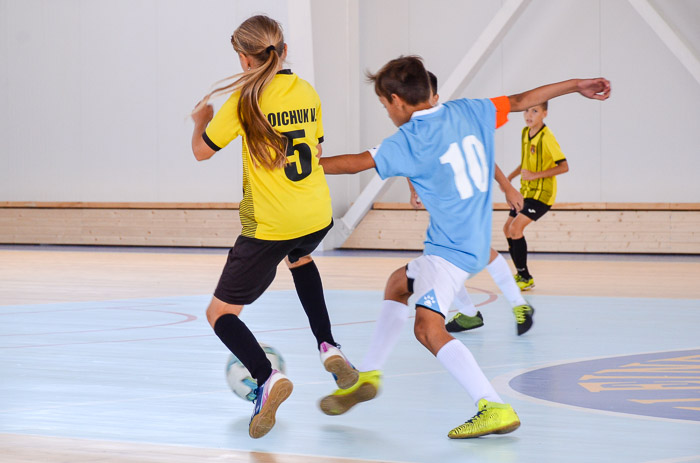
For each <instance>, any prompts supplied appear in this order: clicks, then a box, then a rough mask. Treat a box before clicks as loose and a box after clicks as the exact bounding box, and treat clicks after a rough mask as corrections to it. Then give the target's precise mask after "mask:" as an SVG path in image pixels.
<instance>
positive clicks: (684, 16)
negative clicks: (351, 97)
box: [360, 0, 700, 202]
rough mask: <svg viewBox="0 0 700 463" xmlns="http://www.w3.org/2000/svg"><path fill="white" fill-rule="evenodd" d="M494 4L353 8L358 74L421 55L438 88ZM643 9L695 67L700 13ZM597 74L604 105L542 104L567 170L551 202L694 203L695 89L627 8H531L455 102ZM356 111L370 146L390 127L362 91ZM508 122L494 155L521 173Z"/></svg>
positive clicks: (397, 189)
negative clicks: (608, 94)
mask: <svg viewBox="0 0 700 463" xmlns="http://www.w3.org/2000/svg"><path fill="white" fill-rule="evenodd" d="M502 3H504V2H485V1H480V0H468V1H461V2H457V1H451V0H434V1H433V2H431V3H430V7H429V8H426V4H425V2H422V1H420V0H412V1H410V2H405V1H403V0H381V1H376V2H363V3H362V6H361V18H362V33H361V34H360V39H361V42H362V44H363V45H362V50H363V53H362V55H361V56H362V63H361V64H362V66H363V68H369V69H371V70H372V71H376V70H377V69H378V68H379V67H381V65H382V64H384V63H385V62H386V61H387V60H389V59H391V58H394V57H396V56H397V55H398V54H401V53H403V54H419V55H421V56H423V58H424V59H425V63H426V66H427V67H428V68H429V69H431V70H433V72H435V73H436V74H437V75H438V77H439V78H440V79H441V81H442V82H444V81H445V80H446V79H447V77H448V76H449V75H450V73H451V72H452V71H453V69H454V68H455V66H456V64H457V63H458V62H459V60H460V59H461V58H462V57H463V56H464V54H466V52H467V51H468V50H469V47H470V46H471V45H472V43H473V42H474V40H475V39H476V37H478V35H479V33H480V32H481V31H482V30H483V29H484V27H485V25H486V24H487V23H488V21H490V19H491V18H492V17H493V15H494V14H495V13H496V11H497V10H498V9H499V7H500V6H501V4H502ZM653 4H654V5H655V6H656V7H657V8H658V9H659V11H660V12H661V13H662V14H663V15H664V16H665V17H666V18H667V20H668V21H669V23H671V24H673V26H674V27H676V28H677V29H678V31H679V33H680V35H681V36H682V37H683V38H684V40H686V43H688V45H689V46H690V48H691V49H692V50H693V51H694V53H695V56H696V57H697V56H700V53H699V51H700V32H699V31H700V29H699V28H698V27H697V25H698V24H700V2H698V1H694V0H686V1H657V2H654V3H653ZM428 10H429V11H428ZM378 44H381V46H378ZM599 75H603V76H606V77H608V78H609V79H611V81H612V85H613V96H612V98H611V99H610V100H608V101H606V102H604V103H599V102H594V101H588V100H584V99H582V98H580V97H578V96H574V95H567V96H565V97H562V98H560V99H558V100H555V101H553V102H552V103H551V105H550V111H549V117H548V118H547V119H546V122H547V123H548V124H549V126H550V128H551V129H552V130H553V132H554V134H555V135H556V137H557V139H558V140H559V142H560V144H561V146H562V149H563V151H564V153H565V154H566V156H567V158H568V160H569V164H570V167H571V171H570V172H569V173H567V174H566V175H565V176H563V177H562V178H561V179H560V182H559V195H558V200H559V201H567V202H568V201H571V202H579V201H581V202H583V201H593V202H597V201H606V202H697V201H700V182H697V181H696V175H697V174H696V172H698V169H700V148H699V147H698V143H697V141H696V133H697V132H698V130H700V105H698V104H697V103H698V102H700V83H698V82H697V81H695V80H694V79H693V77H692V76H691V74H690V73H689V72H688V71H687V69H686V68H685V67H683V65H682V64H681V63H680V61H679V60H678V59H676V58H675V57H674V56H673V55H672V54H671V53H670V51H669V50H668V48H666V46H665V45H664V44H663V43H662V42H661V41H660V40H659V38H658V37H657V36H656V34H655V33H654V31H653V30H652V29H651V28H650V27H649V26H648V25H647V24H646V23H645V22H644V20H643V19H642V18H641V16H639V14H638V13H637V12H636V11H635V10H634V9H633V8H632V7H631V6H630V4H629V3H628V2H627V1H626V0H605V1H591V0H587V1H580V0H557V1H552V0H533V1H532V2H531V3H530V4H529V5H528V6H527V8H526V9H525V11H524V13H523V14H522V15H521V16H520V18H519V19H518V20H517V22H516V23H515V25H514V26H513V28H512V29H511V30H510V31H509V32H508V34H507V35H506V37H505V38H504V40H503V42H502V45H501V46H499V47H498V48H497V49H496V50H495V51H494V52H493V53H492V54H491V56H490V57H489V59H488V60H487V61H486V62H485V64H484V65H483V66H482V67H481V68H480V71H479V73H478V74H477V76H476V77H475V78H474V79H473V80H472V81H471V82H470V83H469V84H468V85H467V86H466V87H465V88H464V89H463V91H462V92H461V96H465V97H490V96H496V95H500V94H513V93H518V92H520V91H523V90H527V89H529V88H533V87H536V86H539V85H541V84H544V83H549V82H554V81H559V80H564V79H567V78H570V77H596V76H599ZM362 102H363V108H362V113H363V115H364V117H363V119H362V120H363V130H362V136H363V143H364V145H365V147H369V146H372V145H375V144H376V143H377V142H378V141H380V140H381V138H382V137H383V136H384V134H386V133H391V131H392V130H393V127H392V126H391V123H390V121H389V120H388V118H387V117H386V116H385V115H384V110H383V108H382V107H381V105H379V103H378V102H377V100H376V96H375V95H374V92H373V90H372V88H371V86H369V85H365V88H363V89H362ZM382 119H383V120H382ZM510 120H511V122H510V123H509V124H508V125H506V126H505V127H504V128H503V129H501V130H499V131H498V132H497V144H496V147H497V162H498V163H499V165H501V166H502V167H503V170H504V171H508V172H510V170H512V169H513V168H514V167H515V166H516V165H517V164H518V162H519V157H520V151H519V150H520V148H519V134H520V130H521V129H522V127H523V126H524V124H523V120H522V116H521V115H519V114H513V115H511V118H510ZM365 180H366V179H365ZM516 182H517V180H516ZM407 194H408V190H407V188H406V187H405V182H404V181H395V182H394V184H393V186H392V187H391V189H390V190H389V191H388V192H387V193H385V194H384V195H383V196H382V197H381V198H380V199H381V200H384V201H404V202H405V201H407V199H406V198H407Z"/></svg>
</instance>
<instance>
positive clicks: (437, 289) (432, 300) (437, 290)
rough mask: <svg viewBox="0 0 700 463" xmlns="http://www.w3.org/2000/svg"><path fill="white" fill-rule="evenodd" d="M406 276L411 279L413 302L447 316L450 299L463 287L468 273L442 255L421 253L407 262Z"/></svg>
mask: <svg viewBox="0 0 700 463" xmlns="http://www.w3.org/2000/svg"><path fill="white" fill-rule="evenodd" d="M406 276H407V277H408V278H409V279H412V280H413V294H414V295H415V296H416V297H417V299H416V302H415V304H416V305H420V306H422V307H425V308H427V309H430V310H434V311H435V312H438V313H441V314H442V316H443V317H445V318H447V314H448V311H449V309H450V305H451V304H452V300H453V299H454V298H455V296H456V295H457V292H459V291H460V290H462V289H464V282H465V281H467V278H469V273H468V272H465V271H464V270H462V269H461V268H459V267H457V266H455V265H454V264H452V263H450V262H448V261H446V260H445V259H443V258H442V257H439V256H433V255H422V256H420V257H419V258H417V259H415V260H412V261H411V262H409V263H408V266H407V268H406Z"/></svg>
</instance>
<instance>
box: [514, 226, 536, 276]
mask: <svg viewBox="0 0 700 463" xmlns="http://www.w3.org/2000/svg"><path fill="white" fill-rule="evenodd" d="M512 249H513V265H515V269H516V270H517V271H518V273H519V274H520V276H522V277H523V278H527V279H530V278H532V276H531V275H530V272H528V270H527V241H525V237H524V236H523V237H522V238H519V239H514V240H512Z"/></svg>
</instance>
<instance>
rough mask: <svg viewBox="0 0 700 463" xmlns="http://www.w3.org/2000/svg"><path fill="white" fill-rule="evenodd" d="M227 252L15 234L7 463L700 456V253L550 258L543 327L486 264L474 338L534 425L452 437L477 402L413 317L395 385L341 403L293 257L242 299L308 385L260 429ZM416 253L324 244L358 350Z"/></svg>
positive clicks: (329, 290) (260, 331)
mask: <svg viewBox="0 0 700 463" xmlns="http://www.w3.org/2000/svg"><path fill="white" fill-rule="evenodd" d="M226 252H227V250H225V249H155V248H110V247H102V248H100V247H66V246H64V247H60V246H48V247H47V246H0V449H1V450H0V461H1V462H3V463H9V462H12V463H15V462H26V463H37V462H78V463H84V462H100V463H102V462H105V463H107V462H109V463H112V462H114V463H123V462H129V463H132V462H134V463H135V462H149V463H150V462H175V463H177V462H256V463H301V462H309V463H316V462H332V463H339V462H346V463H354V462H368V461H372V462H376V461H387V462H440V463H448V462H480V463H490V462H498V463H511V462H539V463H546V462H557V463H561V462H643V463H661V462H663V463H679V462H700V256H649V255H646V256H630V255H573V254H567V255H559V254H535V255H533V256H532V257H531V259H530V269H531V272H532V273H533V275H534V276H535V280H536V283H537V287H536V288H535V289H534V290H532V291H529V292H527V293H526V295H525V297H526V299H528V300H529V301H530V303H531V304H532V305H533V306H534V307H535V308H536V314H535V324H534V326H533V328H532V330H531V331H529V332H528V333H526V334H525V335H523V336H520V337H518V336H516V333H515V321H514V317H513V315H512V313H511V311H510V308H509V307H508V304H507V303H506V301H505V299H504V298H503V296H501V295H500V293H499V291H498V289H497V287H496V286H495V284H494V283H493V281H492V280H491V279H490V277H489V275H488V273H487V272H483V273H482V274H479V275H477V276H475V277H474V278H473V279H471V280H469V281H468V282H467V289H468V291H469V293H470V294H471V295H472V297H473V299H474V301H475V302H476V303H478V306H479V310H480V311H481V312H482V314H483V315H484V319H485V325H484V326H483V327H482V328H479V329H477V330H474V331H470V332H467V333H460V334H457V335H456V338H457V339H459V340H460V341H462V342H464V343H465V345H466V346H467V347H468V348H469V349H470V350H471V352H472V353H473V354H474V356H475V358H476V360H477V361H478V362H479V364H480V365H481V367H482V369H483V370H484V372H485V374H486V376H487V377H488V378H489V379H491V380H492V382H493V383H494V385H495V387H496V389H497V391H498V392H499V394H500V395H501V397H502V398H503V399H504V400H506V401H507V402H509V403H510V404H512V405H513V407H514V408H515V410H516V411H517V413H518V414H519V416H520V419H521V421H522V426H521V427H520V428H519V429H518V430H516V431H515V432H513V433H511V434H507V435H500V436H499V435H494V436H486V437H482V438H478V439H469V440H450V439H448V438H447V432H448V431H449V430H450V429H452V428H453V427H455V426H457V425H459V424H461V423H463V422H464V421H466V420H467V419H469V418H470V417H471V416H472V415H474V413H475V412H476V409H475V406H474V404H473V403H472V402H471V400H470V399H469V397H468V396H467V395H466V393H465V392H463V390H462V389H461V388H460V387H459V385H458V384H457V382H456V381H455V380H454V379H453V378H452V377H451V376H450V375H449V374H448V373H447V372H446V371H445V370H444V369H443V368H442V366H441V365H440V363H439V362H438V361H437V360H436V359H435V358H434V357H433V356H432V355H431V354H430V353H429V352H428V351H427V350H425V349H424V348H423V347H422V346H421V345H420V344H419V343H418V342H417V341H416V340H415V338H414V337H413V334H412V325H411V323H408V324H407V325H406V326H405V328H404V331H403V333H402V336H401V338H400V340H399V342H398V345H397V348H396V349H395V351H394V352H393V354H392V356H391V357H390V358H389V362H388V364H387V366H386V369H385V370H384V378H383V387H382V390H381V392H380V395H379V396H378V397H377V399H375V400H373V401H370V402H368V403H364V404H360V405H358V406H357V407H356V408H354V409H352V410H351V411H350V412H348V413H347V414H345V415H342V416H336V417H330V416H326V415H324V414H323V413H321V411H320V410H319V409H318V401H319V399H320V398H321V397H322V396H324V395H325V394H328V393H330V392H331V391H333V389H334V385H335V383H334V382H333V380H332V378H331V376H330V375H329V374H328V373H326V372H325V370H324V369H323V367H322V366H321V363H320V361H319V359H318V352H317V350H316V346H315V342H314V338H313V336H312V335H311V332H310V330H309V328H308V322H307V320H306V318H305V315H304V312H303V310H302V309H301V305H300V303H299V301H298V299H297V297H296V294H295V292H294V290H293V284H292V280H291V277H290V274H289V272H288V271H287V270H286V268H283V267H280V269H279V271H278V276H277V279H276V280H275V282H274V283H273V285H272V287H271V288H270V289H269V290H268V291H267V292H266V293H265V294H264V295H263V296H262V297H261V298H260V299H259V300H258V301H256V302H255V303H254V304H252V305H251V306H249V307H247V308H246V309H245V310H244V311H243V313H242V319H243V320H244V321H245V322H246V323H247V324H248V325H249V326H250V328H251V329H252V331H253V332H254V333H255V334H256V336H257V337H258V339H259V340H260V341H262V342H264V343H267V344H270V345H272V346H274V347H276V348H277V349H278V350H279V351H281V352H282V354H283V356H284V359H285V361H286V365H287V375H288V376H289V378H290V379H291V380H292V382H293V383H294V391H293V393H292V395H291V397H290V398H289V399H288V400H287V401H286V402H285V403H284V404H283V405H282V406H281V407H280V409H279V411H278V414H277V425H276V426H275V428H274V429H273V430H272V431H271V432H270V433H269V434H268V435H267V436H265V437H263V438H261V439H258V440H253V439H251V438H249V437H248V431H247V427H248V420H249V418H250V413H251V412H252V404H250V403H247V402H245V401H243V400H242V399H239V398H238V397H236V396H235V395H233V393H232V392H231V391H230V390H229V389H228V386H227V384H226V380H225V377H224V369H225V364H226V360H227V356H228V352H227V351H226V349H225V347H224V346H223V345H222V344H221V342H220V341H219V340H218V338H217V337H216V336H215V335H214V333H213V331H212V330H211V328H210V327H209V325H208V324H207V321H206V318H205V317H204V310H205V308H206V306H207V304H208V302H209V300H210V297H211V296H210V294H211V292H212V289H213V287H214V285H215V284H216V282H217V280H218V276H219V272H220V270H221V267H222V265H223V263H224V260H225V257H226ZM417 255H418V254H417V253H413V252H405V253H403V252H377V251H374V252H361V251H327V252H319V253H317V255H315V259H316V261H317V263H318V266H319V268H320V270H321V275H322V277H323V279H324V285H325V289H326V298H327V304H328V307H329V312H330V315H331V321H332V323H333V325H334V336H335V339H336V341H337V342H339V343H340V344H342V347H343V351H344V352H345V353H346V355H348V357H349V358H350V359H351V361H353V362H354V363H355V364H359V363H360V362H361V360H362V356H363V355H364V353H365V348H366V346H367V345H368V343H369V339H370V336H371V334H372V330H373V329H374V326H375V320H376V318H377V315H378V311H379V307H380V303H381V300H382V294H383V292H382V288H383V285H384V282H385V280H386V278H387V276H388V275H389V274H390V273H391V271H393V270H395V269H396V268H399V267H401V266H403V265H405V264H406V263H407V262H408V260H410V259H411V258H412V257H415V256H417Z"/></svg>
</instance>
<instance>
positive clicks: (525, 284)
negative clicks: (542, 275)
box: [515, 273, 535, 291]
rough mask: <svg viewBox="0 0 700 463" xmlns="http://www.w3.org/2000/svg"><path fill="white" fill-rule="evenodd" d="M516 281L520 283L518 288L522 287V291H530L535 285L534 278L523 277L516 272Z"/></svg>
mask: <svg viewBox="0 0 700 463" xmlns="http://www.w3.org/2000/svg"><path fill="white" fill-rule="evenodd" d="M515 283H516V284H517V285H518V288H520V291H528V290H530V289H532V288H534V287H535V279H534V278H532V277H530V278H523V277H522V276H521V275H520V274H519V273H516V274H515Z"/></svg>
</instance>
